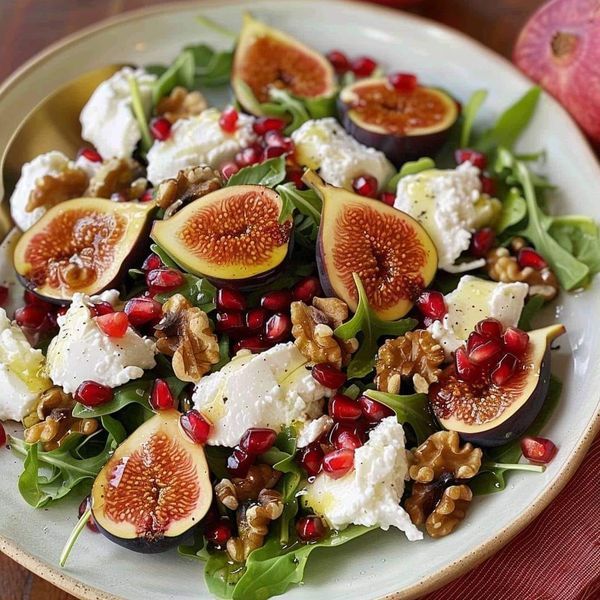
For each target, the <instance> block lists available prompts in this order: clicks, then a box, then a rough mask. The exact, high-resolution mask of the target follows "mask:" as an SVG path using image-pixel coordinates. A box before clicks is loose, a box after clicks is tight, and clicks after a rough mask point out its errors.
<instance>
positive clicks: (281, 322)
mask: <svg viewBox="0 0 600 600" xmlns="http://www.w3.org/2000/svg"><path fill="white" fill-rule="evenodd" d="M291 331H292V319H291V318H290V316H289V315H286V314H285V313H275V314H274V315H273V316H272V317H270V318H269V320H268V321H267V323H266V325H265V338H266V339H268V340H269V341H271V342H280V341H281V340H284V339H286V338H287V337H288V336H289V335H290V333H291Z"/></svg>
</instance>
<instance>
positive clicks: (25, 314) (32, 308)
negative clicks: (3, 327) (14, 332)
mask: <svg viewBox="0 0 600 600" xmlns="http://www.w3.org/2000/svg"><path fill="white" fill-rule="evenodd" d="M15 321H16V322H17V325H19V326H20V327H27V328H28V329H35V330H38V329H45V328H46V327H47V325H48V310H47V309H46V308H45V307H44V306H40V305H38V304H28V305H27V306H22V307H21V308H17V310H16V311H15Z"/></svg>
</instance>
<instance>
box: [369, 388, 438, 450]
mask: <svg viewBox="0 0 600 600" xmlns="http://www.w3.org/2000/svg"><path fill="white" fill-rule="evenodd" d="M365 395H366V396H368V397H369V398H372V399H373V400H377V402H381V404H385V405H386V406H387V407H388V408H391V409H392V410H393V411H394V412H395V413H396V418H397V419H398V423H402V424H403V425H404V424H406V423H408V424H409V425H410V426H411V427H412V429H413V431H414V432H415V435H416V436H417V444H421V443H422V442H424V441H425V440H426V439H427V438H428V437H429V436H430V435H431V434H432V433H434V432H435V431H437V429H436V427H435V426H434V425H433V422H432V419H431V415H430V413H429V409H428V404H427V394H410V395H406V396H401V395H398V394H389V393H388V392H379V391H377V390H365Z"/></svg>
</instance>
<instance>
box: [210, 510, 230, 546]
mask: <svg viewBox="0 0 600 600" xmlns="http://www.w3.org/2000/svg"><path fill="white" fill-rule="evenodd" d="M231 535H232V530H231V521H230V520H229V518H228V517H221V518H219V519H218V520H215V521H213V522H211V523H207V524H206V526H205V527H204V537H205V538H206V539H207V540H208V541H209V542H211V543H212V544H213V545H214V546H216V547H217V548H224V547H225V545H226V544H227V540H228V539H229V538H230V537H231Z"/></svg>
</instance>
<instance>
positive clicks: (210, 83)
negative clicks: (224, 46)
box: [183, 44, 233, 89]
mask: <svg viewBox="0 0 600 600" xmlns="http://www.w3.org/2000/svg"><path fill="white" fill-rule="evenodd" d="M183 51H184V52H190V53H191V54H192V56H193V59H194V76H193V83H192V87H191V88H190V89H198V88H202V87H219V86H221V85H225V84H227V83H229V79H230V77H231V67H232V65H233V50H225V51H221V52H217V51H215V50H213V49H212V48H211V47H210V46H207V45H206V44H199V45H198V46H187V47H186V48H184V50H183Z"/></svg>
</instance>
